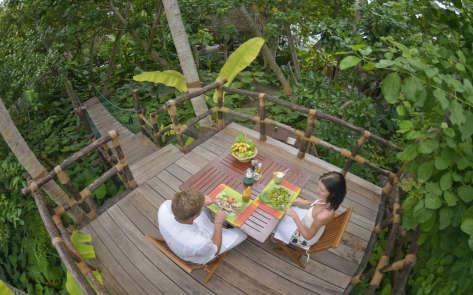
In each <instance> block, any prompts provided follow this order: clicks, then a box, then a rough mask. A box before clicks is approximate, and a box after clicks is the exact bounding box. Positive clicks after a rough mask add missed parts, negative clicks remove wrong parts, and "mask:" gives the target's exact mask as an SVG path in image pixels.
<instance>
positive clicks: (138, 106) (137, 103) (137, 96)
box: [132, 89, 145, 130]
mask: <svg viewBox="0 0 473 295" xmlns="http://www.w3.org/2000/svg"><path fill="white" fill-rule="evenodd" d="M132 95H133V107H134V109H135V112H136V113H137V115H138V123H139V124H140V128H141V130H144V125H145V122H144V121H143V117H144V113H143V108H142V107H141V104H140V94H139V92H138V89H133V91H132Z"/></svg>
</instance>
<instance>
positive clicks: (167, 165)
mask: <svg viewBox="0 0 473 295" xmlns="http://www.w3.org/2000/svg"><path fill="white" fill-rule="evenodd" d="M239 130H244V131H245V132H246V133H247V134H248V135H250V136H252V137H254V138H257V134H256V132H254V131H252V130H250V129H247V128H245V127H242V126H241V125H238V124H235V123H232V124H230V125H229V126H227V127H226V128H225V129H224V130H222V131H221V132H219V133H217V134H216V135H214V136H213V137H211V138H210V139H208V140H207V141H206V142H204V143H202V144H201V145H199V146H198V147H196V148H195V149H193V150H192V151H191V152H189V153H187V154H183V153H181V152H180V151H179V150H178V149H177V148H176V147H174V146H171V145H169V146H166V147H164V148H162V149H161V150H159V151H157V152H153V153H151V154H149V155H148V156H146V157H145V158H143V159H141V160H140V161H137V162H135V163H134V164H133V165H132V168H133V169H132V171H133V173H134V175H135V177H136V178H137V181H138V183H139V186H138V187H137V188H136V189H135V190H134V191H132V192H131V193H129V194H128V195H127V196H125V197H124V198H123V199H121V200H120V201H119V202H118V203H116V204H115V205H113V206H112V207H111V208H109V209H108V210H107V211H106V212H104V213H102V214H101V215H100V216H99V217H97V219H95V220H94V221H92V222H91V223H90V224H88V225H87V226H86V227H84V228H82V230H83V231H85V232H88V233H90V234H92V236H93V244H94V246H95V248H96V253H97V260H98V265H99V268H100V270H101V271H102V274H103V277H104V279H105V285H106V287H107V289H109V291H110V293H111V294H150V295H151V294H153V295H154V294H226V295H230V294H340V293H342V292H343V290H344V289H345V287H346V286H347V285H348V283H349V280H350V278H351V276H352V275H353V274H354V271H355V269H356V268H357V266H358V264H359V263H360V260H361V258H362V256H363V253H364V250H365V247H366V244H367V241H368V239H369V237H370V233H371V231H372V229H373V226H374V220H375V217H376V213H377V207H378V204H379V199H380V194H381V188H379V187H378V186H375V185H373V184H371V183H369V182H367V181H365V180H363V179H361V178H359V177H356V176H354V175H351V174H349V175H348V176H347V181H348V189H349V191H348V194H347V198H346V199H345V201H344V203H343V204H342V207H343V208H341V211H342V210H344V209H345V208H346V207H352V208H353V215H352V218H351V220H350V223H349V226H348V230H347V232H346V233H345V235H344V237H343V242H342V244H341V245H340V247H338V248H337V249H331V250H328V251H323V252H320V253H316V254H313V255H311V260H310V261H309V263H308V265H307V267H306V268H305V269H302V268H299V267H297V266H296V265H295V264H293V263H291V262H290V261H289V260H288V259H286V258H285V257H281V256H279V255H276V254H275V253H273V252H272V250H271V244H270V242H266V243H265V244H261V243H259V242H256V241H254V240H252V239H248V240H247V241H245V242H244V243H242V244H241V245H239V246H238V247H237V248H235V249H233V250H232V251H231V252H230V253H229V255H228V256H227V257H226V258H225V261H224V263H223V264H222V265H221V266H220V268H219V269H218V270H217V272H216V275H215V276H214V277H213V278H212V280H211V281H210V282H209V283H208V284H203V283H202V281H201V280H202V278H203V276H204V273H203V272H202V271H195V272H193V273H192V275H189V274H187V273H186V272H184V271H183V270H181V269H180V268H179V267H178V266H177V265H175V264H174V263H173V262H172V261H170V260H169V259H168V258H167V257H165V256H164V255H163V254H161V253H160V252H159V251H158V250H157V249H155V248H154V247H153V246H152V245H151V244H150V243H149V242H147V241H146V240H144V235H145V234H154V235H157V236H159V233H158V229H157V227H156V226H155V220H156V213H157V210H158V207H159V205H160V204H161V203H162V202H163V201H164V200H167V199H172V197H173V195H174V193H175V192H176V191H177V190H178V188H179V186H180V185H181V184H182V183H183V182H184V181H185V180H187V179H188V178H189V177H190V176H191V175H193V174H194V173H196V172H197V171H198V170H199V169H200V168H202V167H204V166H205V165H206V164H207V163H208V162H209V161H214V160H216V159H218V158H219V157H221V156H223V155H224V154H225V153H227V152H228V151H229V148H230V145H231V144H232V141H233V138H234V136H235V134H236V133H237V132H238V131H239ZM258 149H259V150H264V151H265V152H268V153H272V154H273V155H275V156H278V157H282V158H283V159H286V160H290V161H291V162H292V163H294V165H297V166H298V167H300V168H301V169H304V171H306V173H309V175H310V176H311V177H310V180H309V181H308V182H307V184H306V185H305V186H304V188H303V190H302V193H301V195H302V196H303V197H305V198H308V199H312V196H313V190H314V189H315V186H316V181H317V178H318V176H319V175H320V174H321V173H324V172H326V171H328V170H338V168H337V167H335V166H333V165H331V164H328V163H326V162H324V161H322V160H320V159H317V158H315V157H313V156H310V155H307V157H306V159H305V160H298V159H297V157H296V154H297V150H295V149H294V148H292V147H290V146H288V145H286V144H284V143H281V142H279V141H275V140H273V139H271V138H268V141H267V142H266V143H258Z"/></svg>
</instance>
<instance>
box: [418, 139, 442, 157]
mask: <svg viewBox="0 0 473 295" xmlns="http://www.w3.org/2000/svg"><path fill="white" fill-rule="evenodd" d="M438 147H439V143H438V142H437V141H435V140H433V139H427V140H424V141H422V142H421V143H420V144H419V152H420V153H421V154H430V153H432V152H433V151H435V150H436V149H437V148H438Z"/></svg>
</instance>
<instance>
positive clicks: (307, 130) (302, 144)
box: [297, 109, 317, 159]
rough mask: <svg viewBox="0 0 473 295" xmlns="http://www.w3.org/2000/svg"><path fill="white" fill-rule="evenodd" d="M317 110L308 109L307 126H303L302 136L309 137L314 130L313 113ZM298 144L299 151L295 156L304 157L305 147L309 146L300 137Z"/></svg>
mask: <svg viewBox="0 0 473 295" xmlns="http://www.w3.org/2000/svg"><path fill="white" fill-rule="evenodd" d="M316 113H317V111H316V110H315V109H310V110H309V113H308V115H307V126H306V128H305V133H304V138H309V137H310V136H311V135H312V132H314V128H315V114H316ZM299 140H300V145H299V153H298V154H297V157H298V158H299V159H303V158H304V157H305V153H306V152H307V148H308V147H309V143H308V142H307V141H306V140H304V139H302V138H300V139H299Z"/></svg>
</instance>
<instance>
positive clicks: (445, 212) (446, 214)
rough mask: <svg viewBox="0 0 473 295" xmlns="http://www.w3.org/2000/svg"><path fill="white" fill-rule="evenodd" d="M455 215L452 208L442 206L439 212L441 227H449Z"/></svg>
mask: <svg viewBox="0 0 473 295" xmlns="http://www.w3.org/2000/svg"><path fill="white" fill-rule="evenodd" d="M452 217H453V212H452V210H451V209H450V208H442V209H440V212H439V229H445V228H447V227H448V226H449V225H450V223H451V221H452Z"/></svg>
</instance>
